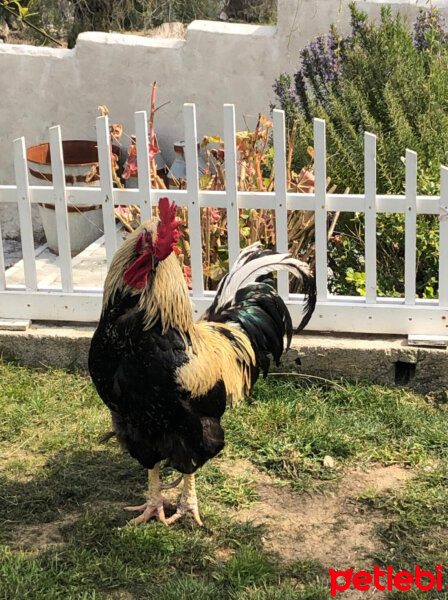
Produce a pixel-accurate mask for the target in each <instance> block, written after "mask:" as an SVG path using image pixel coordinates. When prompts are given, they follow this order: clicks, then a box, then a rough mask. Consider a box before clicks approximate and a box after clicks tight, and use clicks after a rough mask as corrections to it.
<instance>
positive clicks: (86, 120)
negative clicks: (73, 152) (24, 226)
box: [0, 0, 448, 237]
mask: <svg viewBox="0 0 448 600" xmlns="http://www.w3.org/2000/svg"><path fill="white" fill-rule="evenodd" d="M348 3H349V2H348V0H279V2H278V23H277V26H275V27H268V26H257V25H241V24H232V23H216V22H211V21H195V22H193V23H192V24H191V25H190V26H189V27H188V31H187V38H186V40H175V39H162V38H145V37H141V36H136V35H122V34H107V33H83V34H81V35H80V36H79V38H78V40H77V44H76V47H75V48H74V49H72V50H61V49H53V48H41V47H33V46H19V45H10V44H0V148H1V149H2V160H1V161H0V185H1V184H12V183H14V174H13V155H12V140H13V139H15V138H17V137H20V136H22V135H24V136H25V137H26V141H27V145H33V144H36V143H40V142H43V141H47V140H48V131H47V130H48V127H51V126H52V125H56V124H60V125H61V126H62V133H63V138H64V139H95V117H96V116H97V115H98V110H97V107H98V106H99V105H100V104H106V105H107V106H108V107H109V110H110V116H111V120H112V121H113V122H117V123H122V124H123V126H124V129H125V131H126V132H127V133H132V132H133V129H134V127H133V114H134V111H136V110H142V109H147V108H148V101H149V95H150V89H151V84H152V81H153V80H157V81H158V84H159V92H158V103H159V104H162V103H164V102H167V101H169V102H170V104H168V105H167V106H165V107H163V108H162V109H161V110H160V111H159V112H158V113H157V118H156V126H157V133H158V136H159V140H160V144H161V149H162V152H163V154H164V156H166V158H167V159H168V162H169V161H170V159H172V145H173V142H174V141H176V140H178V139H182V138H183V122H182V105H183V103H184V102H195V103H196V105H197V114H198V133H199V135H200V136H202V135H205V134H208V135H212V134H215V133H222V105H223V103H226V102H231V103H234V104H235V105H236V114H237V126H238V127H239V128H244V127H245V121H246V122H247V123H248V124H249V126H254V125H255V116H256V115H257V114H258V112H262V113H268V112H269V105H270V102H272V101H273V100H274V93H273V90H272V85H273V82H274V79H275V78H276V77H277V76H278V75H279V74H280V73H282V72H290V73H292V72H293V71H294V70H295V69H296V67H297V65H298V62H299V51H300V49H301V48H302V47H303V46H304V45H305V44H306V43H307V42H309V41H310V40H311V39H312V38H313V37H314V36H315V35H318V34H321V33H324V32H326V31H328V28H329V26H330V24H331V23H336V24H337V26H338V27H339V28H340V29H341V30H347V29H348ZM358 4H359V5H360V6H362V7H363V8H364V9H365V10H366V11H367V12H368V13H369V14H371V15H372V16H376V15H378V13H379V10H380V7H381V5H382V4H385V2H384V1H382V0H377V1H373V0H370V1H367V0H359V1H358ZM389 4H392V5H393V8H394V10H400V11H403V12H404V13H406V14H409V15H410V16H411V17H413V16H415V14H416V13H417V11H418V8H419V7H425V6H427V2H426V0H389ZM433 4H435V5H438V6H439V7H440V9H441V11H442V13H444V14H445V15H446V16H448V0H438V1H436V0H434V2H433ZM0 223H1V224H2V229H3V235H4V236H5V237H14V236H16V235H17V234H18V224H17V213H16V211H15V210H11V209H10V208H8V209H6V208H5V207H1V206H0Z"/></svg>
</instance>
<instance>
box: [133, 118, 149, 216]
mask: <svg viewBox="0 0 448 600" xmlns="http://www.w3.org/2000/svg"><path fill="white" fill-rule="evenodd" d="M135 135H136V138H137V141H136V143H137V166H138V189H139V199H140V213H141V222H142V223H143V221H147V220H148V219H150V218H151V217H152V208H153V203H152V194H151V170H150V165H149V152H148V139H149V138H148V115H147V114H146V110H141V111H139V112H136V113H135ZM139 157H140V159H139ZM142 157H143V158H142Z"/></svg>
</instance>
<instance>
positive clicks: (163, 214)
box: [154, 198, 184, 260]
mask: <svg viewBox="0 0 448 600" xmlns="http://www.w3.org/2000/svg"><path fill="white" fill-rule="evenodd" d="M176 214H177V206H176V203H175V202H173V203H171V204H170V201H169V200H168V198H160V200H159V218H160V222H159V225H158V227H157V240H156V244H155V247H154V256H155V257H156V258H158V259H159V260H164V259H165V258H166V257H167V256H169V255H170V254H171V252H172V251H173V249H174V246H175V245H176V244H177V241H178V239H179V238H180V236H181V235H182V232H181V231H179V227H180V225H183V224H184V221H176Z"/></svg>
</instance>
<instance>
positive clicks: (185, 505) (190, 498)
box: [166, 474, 202, 527]
mask: <svg viewBox="0 0 448 600" xmlns="http://www.w3.org/2000/svg"><path fill="white" fill-rule="evenodd" d="M183 479H184V487H183V490H182V495H181V497H180V501H179V505H178V507H177V511H176V513H175V514H174V515H173V516H172V517H170V518H169V519H167V520H166V523H167V525H171V523H174V522H175V521H177V520H178V519H180V518H181V517H182V516H183V515H185V514H186V513H188V512H190V513H191V514H192V515H193V518H194V520H195V521H196V523H197V524H198V525H199V526H201V527H202V521H201V517H200V516H199V511H198V499H197V496H196V486H195V482H194V475H193V474H191V475H184V477H183Z"/></svg>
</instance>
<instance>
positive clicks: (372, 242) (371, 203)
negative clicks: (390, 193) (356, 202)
mask: <svg viewBox="0 0 448 600" xmlns="http://www.w3.org/2000/svg"><path fill="white" fill-rule="evenodd" d="M364 194H365V207H364V211H365V268H366V302H368V303H369V304H371V303H375V302H376V296H377V290H376V135H373V134H372V133H367V132H366V133H365V134H364Z"/></svg>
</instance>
